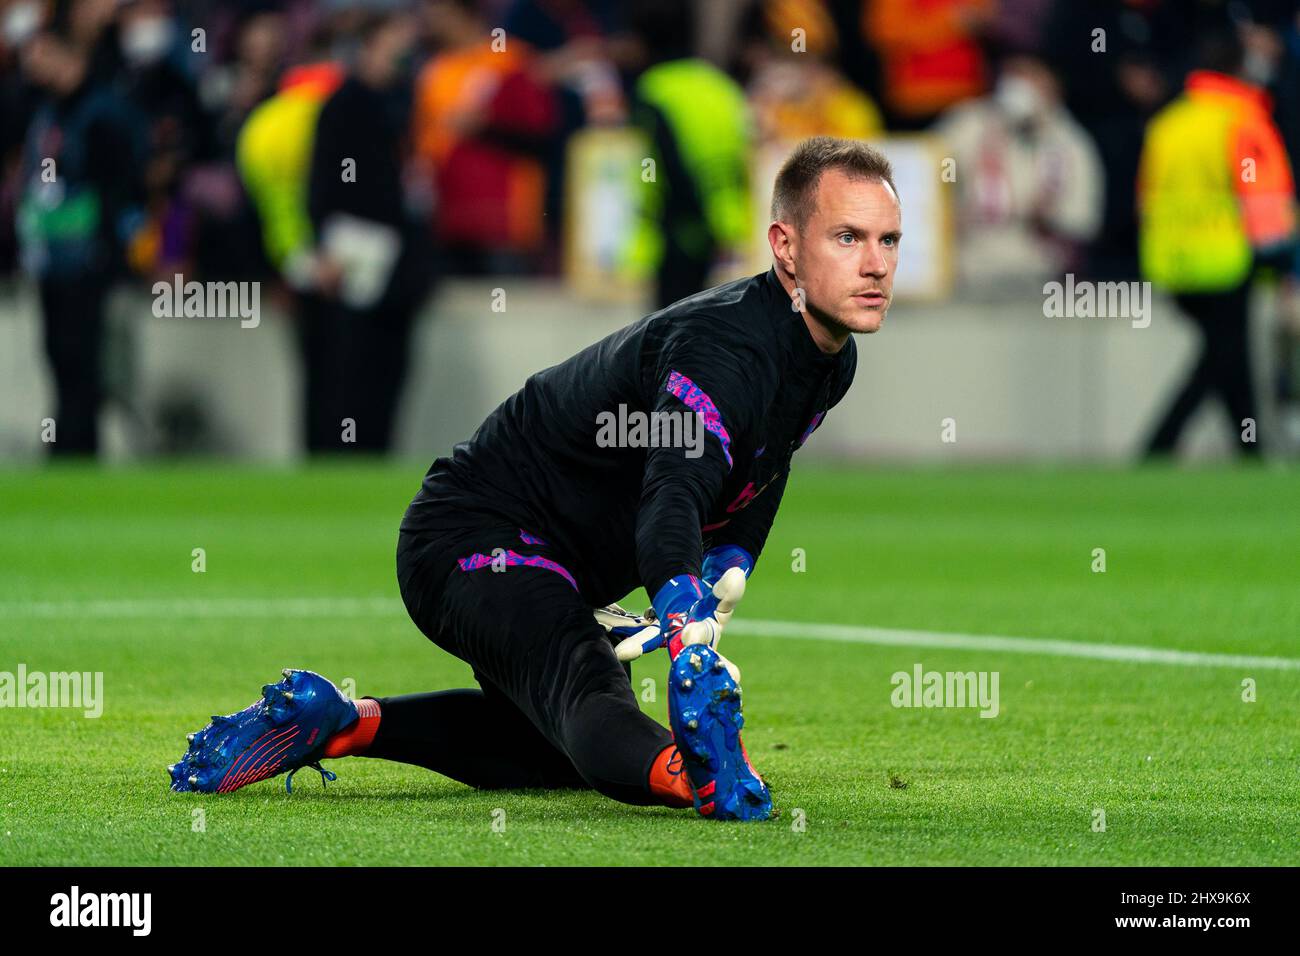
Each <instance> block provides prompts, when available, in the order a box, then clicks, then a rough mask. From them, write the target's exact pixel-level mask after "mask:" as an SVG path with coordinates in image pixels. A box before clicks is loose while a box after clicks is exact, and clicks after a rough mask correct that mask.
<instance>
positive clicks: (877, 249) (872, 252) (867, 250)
mask: <svg viewBox="0 0 1300 956" xmlns="http://www.w3.org/2000/svg"><path fill="white" fill-rule="evenodd" d="M863 250H864V252H863V254H862V263H861V266H860V268H861V270H862V275H864V276H875V277H876V278H883V277H884V276H885V274H886V273H887V272H888V271H889V264H888V263H887V262H886V260H885V250H884V249H883V248H881V246H880V243H878V242H870V243H863Z"/></svg>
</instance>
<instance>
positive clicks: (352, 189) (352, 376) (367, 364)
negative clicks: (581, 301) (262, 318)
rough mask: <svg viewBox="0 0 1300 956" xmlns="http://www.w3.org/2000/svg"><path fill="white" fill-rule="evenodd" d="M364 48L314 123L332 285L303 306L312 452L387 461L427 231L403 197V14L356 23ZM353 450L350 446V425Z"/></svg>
mask: <svg viewBox="0 0 1300 956" xmlns="http://www.w3.org/2000/svg"><path fill="white" fill-rule="evenodd" d="M352 29H353V35H354V36H355V37H356V39H357V41H358V43H359V46H358V47H357V48H356V50H355V52H354V53H353V55H352V59H353V60H354V65H353V67H352V69H351V70H350V72H349V75H348V78H347V79H346V80H345V81H344V82H343V85H342V86H340V87H339V88H338V90H337V91H335V93H334V94H333V95H332V96H331V97H330V98H329V99H328V100H327V101H326V102H325V105H324V107H323V108H322V109H321V112H320V116H319V118H318V119H317V122H316V136H315V142H314V145H313V149H312V158H311V172H310V178H309V187H308V209H309V212H310V216H311V225H312V230H313V233H314V235H315V237H316V241H317V257H318V258H319V259H320V261H322V262H323V263H325V268H324V270H323V272H324V275H325V276H326V277H327V278H326V281H324V282H322V284H321V287H320V288H319V289H318V290H317V291H316V293H315V294H313V295H311V296H309V297H307V298H305V299H304V307H303V310H302V312H301V314H300V323H299V328H300V332H301V336H302V342H303V357H304V362H305V374H306V398H307V401H306V405H307V443H308V447H309V448H311V449H312V450H315V451H320V450H326V449H332V450H339V449H340V448H348V447H352V448H356V449H358V450H361V451H383V450H386V449H387V448H388V446H389V444H390V441H391V437H392V429H393V419H394V415H395V412H396V409H397V400H398V397H399V396H400V394H401V388H402V383H403V382H404V381H405V377H406V355H407V346H408V342H409V339H410V332H411V321H412V318H413V316H414V313H415V310H416V309H417V308H418V307H419V305H420V304H421V303H422V301H423V299H424V296H425V294H426V292H427V291H428V282H429V278H430V260H429V256H428V255H427V254H426V250H427V248H428V244H429V237H428V235H427V230H426V229H425V228H423V226H422V224H420V223H417V222H415V221H413V220H412V219H411V217H410V214H409V210H408V205H407V202H406V198H405V196H404V193H403V188H402V184H403V180H404V170H403V165H404V156H403V152H404V146H405V139H406V135H405V134H406V116H407V111H408V108H409V96H408V94H409V83H410V77H409V75H408V74H407V73H406V72H405V61H406V59H407V57H408V55H409V54H410V52H411V50H412V48H413V46H414V44H415V39H416V24H415V21H414V19H413V18H412V17H411V16H409V15H407V14H405V13H394V14H376V13H372V14H369V15H368V16H367V17H366V18H364V19H363V20H361V21H358V22H357V23H355V24H354V25H353V27H352ZM348 418H350V419H352V420H353V421H354V422H355V424H356V428H355V442H354V443H350V444H344V445H341V444H340V441H339V438H340V434H341V433H342V425H341V422H342V420H343V419H348Z"/></svg>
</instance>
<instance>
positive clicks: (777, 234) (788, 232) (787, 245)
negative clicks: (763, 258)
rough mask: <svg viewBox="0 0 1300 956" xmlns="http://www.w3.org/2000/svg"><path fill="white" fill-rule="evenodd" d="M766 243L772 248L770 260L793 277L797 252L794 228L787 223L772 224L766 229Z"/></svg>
mask: <svg viewBox="0 0 1300 956" xmlns="http://www.w3.org/2000/svg"><path fill="white" fill-rule="evenodd" d="M767 242H768V245H770V246H771V247H772V258H774V259H775V260H776V262H777V265H779V266H780V267H781V269H783V270H784V271H785V272H787V273H789V274H790V275H794V273H795V264H794V257H795V253H796V251H797V250H796V248H795V232H794V226H793V225H791V224H790V223H788V222H774V223H772V224H771V225H769V226H768V227H767Z"/></svg>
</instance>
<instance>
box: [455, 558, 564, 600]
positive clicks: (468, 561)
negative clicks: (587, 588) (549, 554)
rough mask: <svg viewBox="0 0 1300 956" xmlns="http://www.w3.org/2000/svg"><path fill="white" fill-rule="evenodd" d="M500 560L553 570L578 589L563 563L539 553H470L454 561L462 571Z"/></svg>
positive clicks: (485, 565) (477, 568)
mask: <svg viewBox="0 0 1300 956" xmlns="http://www.w3.org/2000/svg"><path fill="white" fill-rule="evenodd" d="M494 560H495V561H501V562H503V563H504V564H506V565H517V566H519V567H525V568H545V569H546V570H547V571H554V572H555V573H556V574H559V575H562V576H563V577H564V580H566V581H568V582H569V583H570V584H571V585H573V589H574V590H575V591H576V590H577V589H578V582H577V581H575V580H574V579H573V575H572V574H570V573H569V572H568V570H567V569H566V568H565V567H564V565H562V564H560V563H559V562H558V561H552V560H551V559H550V558H544V557H542V556H541V555H540V554H520V553H519V552H517V551H503V552H501V553H500V554H498V555H496V556H495V557H493V555H490V554H478V553H475V554H471V555H469V556H468V557H464V558H458V559H457V560H456V563H457V564H458V565H460V569H461V570H462V571H479V570H481V569H483V568H487V567H491V566H492V562H493V561H494Z"/></svg>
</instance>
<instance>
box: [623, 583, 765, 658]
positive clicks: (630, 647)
mask: <svg viewBox="0 0 1300 956" xmlns="http://www.w3.org/2000/svg"><path fill="white" fill-rule="evenodd" d="M744 596H745V575H744V572H743V571H742V570H740V569H739V568H732V569H728V570H727V571H725V572H724V573H723V574H722V575H721V577H720V578H719V579H718V581H717V582H716V583H715V584H714V585H713V587H712V588H703V587H701V586H700V582H699V580H698V579H697V578H696V577H695V576H694V575H690V574H679V575H678V576H677V577H675V578H672V579H671V580H669V581H668V583H666V584H665V585H664V586H663V587H662V588H660V589H659V593H658V594H656V595H655V599H654V610H655V615H656V617H657V618H658V622H659V633H657V634H651V633H648V632H644V631H643V632H641V633H639V634H635V635H633V636H631V637H627V638H625V639H624V640H623V641H621V642H620V643H619V644H618V646H617V647H616V648H615V652H616V654H617V655H618V659H619V660H621V661H631V660H635V659H636V658H638V657H640V656H641V655H642V654H647V653H649V652H650V651H653V650H657V649H658V648H660V647H663V646H665V645H666V646H667V647H668V653H669V655H670V656H671V657H673V658H676V657H677V655H678V654H679V653H681V650H682V648H683V647H684V646H686V645H687V644H707V645H709V647H711V648H713V649H715V650H716V649H717V646H718V641H719V640H720V639H721V637H722V630H723V628H724V627H725V626H726V624H727V621H729V620H730V619H731V613H732V611H734V610H735V607H736V604H737V603H738V602H739V601H740V599H741V598H742V597H744ZM719 656H721V655H719ZM724 660H725V659H724ZM726 663H727V667H728V669H729V670H731V671H732V674H733V676H736V675H738V674H739V671H738V670H737V669H736V668H735V665H733V664H731V662H730V661H726ZM736 679H737V680H739V677H738V676H736Z"/></svg>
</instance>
